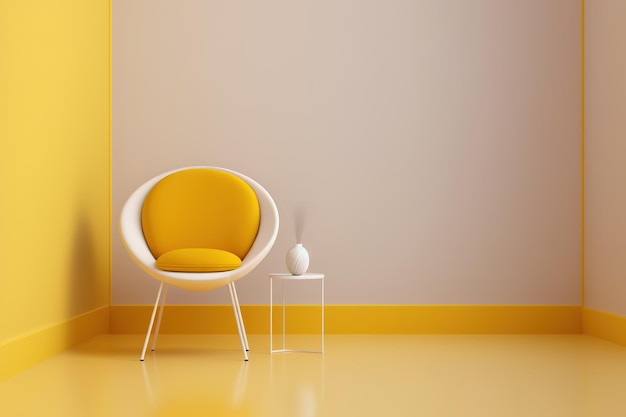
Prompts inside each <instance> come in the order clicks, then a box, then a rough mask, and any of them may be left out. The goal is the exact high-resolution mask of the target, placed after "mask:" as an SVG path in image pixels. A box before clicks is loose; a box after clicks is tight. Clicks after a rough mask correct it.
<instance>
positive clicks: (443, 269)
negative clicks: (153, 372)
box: [112, 0, 582, 304]
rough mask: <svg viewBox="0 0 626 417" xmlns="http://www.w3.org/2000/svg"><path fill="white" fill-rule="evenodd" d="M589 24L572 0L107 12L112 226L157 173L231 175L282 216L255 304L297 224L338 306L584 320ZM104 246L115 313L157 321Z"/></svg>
mask: <svg viewBox="0 0 626 417" xmlns="http://www.w3.org/2000/svg"><path fill="white" fill-rule="evenodd" d="M580 23H581V7H580V3H579V2H572V1H570V0H550V1H545V0H533V1H528V0H477V1H471V2H470V1H465V0H441V1H430V0H389V1H384V2H382V1H374V0H304V1H300V2H293V1H286V0H267V1H264V2H255V1H245V0H238V1H233V0H228V1H227V0H210V1H202V2H199V1H193V0H179V1H166V0H131V1H126V0H125V1H120V0H114V1H113V216H114V219H115V221H117V220H116V219H117V218H118V216H119V212H120V209H121V205H122V204H123V202H124V200H125V199H126V198H127V197H128V195H129V194H130V193H131V192H132V191H133V190H134V189H135V188H136V187H137V186H138V185H139V184H141V183H142V182H143V181H145V180H146V179H148V178H149V177H151V176H153V175H155V174H157V173H160V172H163V171H165V170H169V169H172V168H175V167H180V166H186V165H195V164H206V165H218V166H225V167H229V168H233V169H236V170H239V171H241V172H243V173H245V174H248V175H250V176H252V177H254V178H256V179H257V180H258V181H260V182H261V183H262V184H264V185H265V186H266V187H267V188H268V190H269V191H270V192H271V193H272V194H273V195H274V197H275V199H276V200H277V203H278V205H279V209H280V211H281V214H282V228H281V232H280V236H279V239H278V241H277V243H276V246H275V248H274V250H273V252H272V253H271V254H270V255H269V256H268V258H267V260H266V261H265V262H264V264H262V266H261V267H260V268H259V269H258V271H257V272H256V273H255V274H254V275H253V276H252V277H250V278H248V279H245V280H243V281H241V284H240V285H239V291H240V298H241V301H242V302H243V303H266V302H267V301H268V294H267V288H268V284H267V279H266V274H267V273H268V272H271V271H282V270H284V269H285V266H284V255H285V253H286V251H287V249H288V247H289V246H290V245H292V244H293V243H294V240H295V233H294V227H293V217H294V213H295V212H296V211H298V210H304V212H305V215H306V216H305V230H304V244H305V246H306V247H307V248H308V249H309V251H310V254H311V268H310V269H311V270H315V271H321V272H325V273H326V274H327V276H328V282H327V301H328V302H329V303H390V304H399V303H407V304H416V303H497V304H500V303H501V304H518V303H519V304H527V303H528V304H579V303H580V301H581V275H582V271H581V232H582V231H581V116H580V114H581V88H580V86H581V81H580V80H581V64H580V63H581V47H580V46H581V24H580ZM112 245H113V247H112V256H113V265H112V302H113V304H133V303H149V302H152V300H153V296H154V292H155V290H156V283H155V282H153V281H151V280H150V279H149V278H147V277H146V276H145V275H144V274H143V273H142V272H141V271H140V270H139V269H138V268H137V267H135V266H134V265H133V264H132V261H131V260H130V259H129V257H128V256H127V255H126V253H125V252H124V249H123V247H122V244H121V241H120V238H119V233H118V231H117V228H115V227H114V233H113V243H112ZM294 291H295V292H297V294H295V296H296V298H295V300H296V301H302V302H307V301H308V298H307V297H306V293H307V291H308V290H307V289H296V288H294ZM227 300H228V299H227V296H226V294H225V292H222V293H219V292H218V293H216V294H191V293H182V292H175V293H174V294H173V295H172V296H171V298H170V301H172V302H179V303H195V302H201V301H202V302H204V301H209V302H227Z"/></svg>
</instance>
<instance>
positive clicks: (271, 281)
mask: <svg viewBox="0 0 626 417" xmlns="http://www.w3.org/2000/svg"><path fill="white" fill-rule="evenodd" d="M273 282H274V280H273V279H272V277H270V354H272V353H273V352H274V344H273V343H272V334H273V333H272V332H273V329H272V323H273V321H274V320H273V319H274V317H273V314H272V313H273V310H274V307H273V305H272V304H273V302H272V299H273V296H272V294H273V292H274V291H273V289H272V287H273V285H272V284H273Z"/></svg>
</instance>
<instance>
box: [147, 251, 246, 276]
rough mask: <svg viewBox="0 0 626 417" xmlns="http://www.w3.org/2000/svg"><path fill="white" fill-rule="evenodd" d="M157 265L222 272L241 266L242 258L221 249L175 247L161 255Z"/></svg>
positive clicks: (185, 270)
mask: <svg viewBox="0 0 626 417" xmlns="http://www.w3.org/2000/svg"><path fill="white" fill-rule="evenodd" d="M156 266H157V268H159V269H162V270H163V271H177V272H222V271H230V270H233V269H237V268H239V267H240V266H241V259H239V257H237V255H235V254H234V253H230V252H226V251H225V250H220V249H208V248H189V249H174V250H171V251H169V252H165V253H164V254H163V255H161V256H159V258H158V259H157V260H156Z"/></svg>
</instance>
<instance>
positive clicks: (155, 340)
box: [152, 284, 170, 352]
mask: <svg viewBox="0 0 626 417" xmlns="http://www.w3.org/2000/svg"><path fill="white" fill-rule="evenodd" d="M169 288H170V286H169V284H165V291H164V292H163V298H162V299H161V307H160V308H159V317H158V319H157V324H156V327H155V328H154V336H153V337H152V351H153V352H154V350H155V349H156V344H157V339H158V337H159V330H160V329H161V319H162V318H163V310H164V309H165V299H166V298H167V290H168V289H169Z"/></svg>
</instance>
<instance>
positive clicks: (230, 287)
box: [228, 283, 248, 361]
mask: <svg viewBox="0 0 626 417" xmlns="http://www.w3.org/2000/svg"><path fill="white" fill-rule="evenodd" d="M228 291H229V292H230V301H231V303H232V305H233V312H234V313H235V321H236V322H237V330H238V331H239V340H240V341H241V348H242V350H243V358H244V360H245V361H247V360H248V351H247V350H246V342H245V337H244V335H243V326H242V322H243V320H242V319H241V311H239V308H237V298H236V296H235V292H234V291H233V284H232V283H230V284H228Z"/></svg>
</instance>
